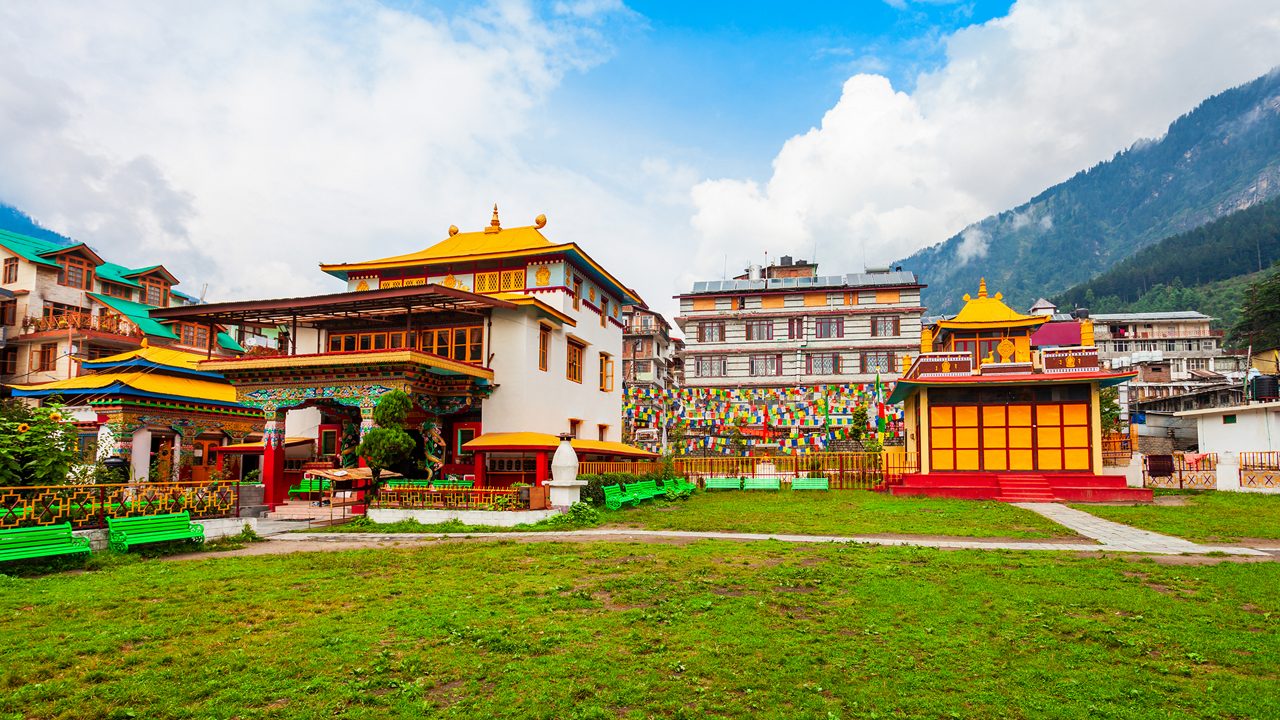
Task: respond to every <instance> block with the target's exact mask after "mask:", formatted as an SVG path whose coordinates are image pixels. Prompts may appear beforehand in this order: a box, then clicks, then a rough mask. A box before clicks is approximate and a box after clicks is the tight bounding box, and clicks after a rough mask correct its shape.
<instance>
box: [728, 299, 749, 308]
mask: <svg viewBox="0 0 1280 720" xmlns="http://www.w3.org/2000/svg"><path fill="white" fill-rule="evenodd" d="M746 307H747V299H746V298H742V297H731V298H729V309H730V310H744V309H746Z"/></svg>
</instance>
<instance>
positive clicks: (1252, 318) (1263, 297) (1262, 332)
mask: <svg viewBox="0 0 1280 720" xmlns="http://www.w3.org/2000/svg"><path fill="white" fill-rule="evenodd" d="M1231 337H1232V339H1233V340H1234V341H1235V342H1236V343H1237V344H1238V345H1242V346H1243V345H1252V346H1253V349H1254V350H1270V349H1271V348H1276V347H1280V269H1276V268H1274V267H1273V269H1272V271H1271V272H1270V273H1268V274H1266V275H1264V276H1263V277H1262V278H1260V279H1259V280H1258V281H1257V282H1255V283H1253V284H1252V285H1250V286H1249V289H1248V291H1246V293H1245V300H1244V306H1243V307H1241V308H1240V320H1239V321H1237V322H1236V325H1235V327H1234V328H1232V329H1231Z"/></svg>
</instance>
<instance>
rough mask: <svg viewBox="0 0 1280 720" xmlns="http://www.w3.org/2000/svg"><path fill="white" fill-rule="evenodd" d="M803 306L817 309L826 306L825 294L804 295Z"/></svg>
mask: <svg viewBox="0 0 1280 720" xmlns="http://www.w3.org/2000/svg"><path fill="white" fill-rule="evenodd" d="M804 304H805V305H808V306H810V307H819V306H822V305H826V304H827V294H826V293H824V292H818V293H805V294H804Z"/></svg>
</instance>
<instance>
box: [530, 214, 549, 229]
mask: <svg viewBox="0 0 1280 720" xmlns="http://www.w3.org/2000/svg"><path fill="white" fill-rule="evenodd" d="M533 226H534V227H535V228H537V229H539V230H541V229H542V228H544V227H546V226H547V216H546V215H544V214H539V215H538V217H536V218H534V219H533Z"/></svg>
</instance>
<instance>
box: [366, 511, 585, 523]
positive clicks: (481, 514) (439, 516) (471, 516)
mask: <svg viewBox="0 0 1280 720" xmlns="http://www.w3.org/2000/svg"><path fill="white" fill-rule="evenodd" d="M559 514H560V511H559V510H404V509H376V508H370V509H369V511H368V513H367V515H368V517H369V519H370V520H372V521H373V522H376V523H394V522H398V521H400V520H417V521H418V522H420V523H422V524H423V525H435V524H436V523H443V522H449V521H450V520H457V521H458V522H461V523H463V524H465V525H487V526H489V527H515V526H516V525H524V524H528V523H535V522H538V521H539V520H545V519H547V518H549V517H554V516H555V515H559Z"/></svg>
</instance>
